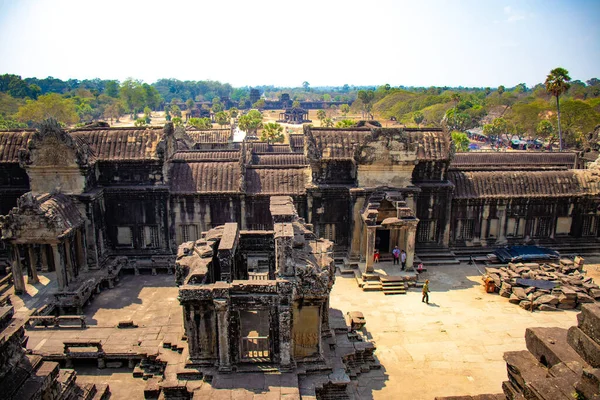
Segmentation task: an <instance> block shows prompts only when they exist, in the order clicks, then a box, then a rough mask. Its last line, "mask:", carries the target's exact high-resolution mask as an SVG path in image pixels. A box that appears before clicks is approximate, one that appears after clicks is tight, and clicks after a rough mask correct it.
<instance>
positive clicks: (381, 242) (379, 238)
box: [375, 229, 390, 253]
mask: <svg viewBox="0 0 600 400" xmlns="http://www.w3.org/2000/svg"><path fill="white" fill-rule="evenodd" d="M375 248H376V249H379V252H380V253H389V252H390V231H389V229H377V230H376V231H375Z"/></svg>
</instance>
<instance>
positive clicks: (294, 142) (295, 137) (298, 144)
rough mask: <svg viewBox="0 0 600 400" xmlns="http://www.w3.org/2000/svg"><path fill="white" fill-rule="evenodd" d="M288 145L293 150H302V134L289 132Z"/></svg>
mask: <svg viewBox="0 0 600 400" xmlns="http://www.w3.org/2000/svg"><path fill="white" fill-rule="evenodd" d="M290 147H291V148H292V151H294V152H299V153H301V152H303V151H304V135H301V134H291V135H290Z"/></svg>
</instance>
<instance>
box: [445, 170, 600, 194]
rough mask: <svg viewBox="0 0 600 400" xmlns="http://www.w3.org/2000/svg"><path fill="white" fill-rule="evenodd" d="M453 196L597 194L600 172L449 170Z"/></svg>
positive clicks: (599, 184)
mask: <svg viewBox="0 0 600 400" xmlns="http://www.w3.org/2000/svg"><path fill="white" fill-rule="evenodd" d="M448 179H449V180H450V181H451V182H453V183H454V185H455V186H456V189H455V193H454V198H455V199H473V198H509V197H512V198H518V197H532V198H533V197H575V196H585V195H593V196H597V195H598V194H600V173H599V172H598V171H593V170H567V171H514V172H513V171H501V172H487V171H468V172H467V171H450V172H448Z"/></svg>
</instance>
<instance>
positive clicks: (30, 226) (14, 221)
mask: <svg viewBox="0 0 600 400" xmlns="http://www.w3.org/2000/svg"><path fill="white" fill-rule="evenodd" d="M84 222H85V220H84V219H83V217H82V216H81V214H80V213H79V210H78V209H77V206H76V205H75V203H74V202H73V201H72V200H71V199H70V198H69V197H68V196H66V195H64V194H61V193H57V194H48V193H45V194H41V195H37V196H35V195H33V194H32V193H31V192H28V193H25V194H24V195H23V196H21V197H20V198H19V199H18V200H17V207H15V208H13V209H12V210H11V211H10V212H9V214H8V215H7V216H5V217H4V218H3V220H2V222H1V224H0V225H1V226H0V227H1V229H2V238H3V239H7V240H11V239H15V240H18V241H21V242H29V243H43V242H47V241H55V240H56V238H57V237H60V236H62V235H66V234H68V233H69V232H70V231H71V230H72V229H75V228H78V227H79V226H81V225H83V224H84Z"/></svg>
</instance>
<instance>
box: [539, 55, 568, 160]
mask: <svg viewBox="0 0 600 400" xmlns="http://www.w3.org/2000/svg"><path fill="white" fill-rule="evenodd" d="M570 80H571V77H570V76H569V71H567V70H566V69H564V68H560V67H559V68H554V69H553V70H552V71H550V74H548V77H546V82H545V84H546V91H547V92H548V93H550V94H551V95H552V96H554V97H556V112H557V116H558V148H559V150H560V151H562V149H563V141H562V131H561V129H560V103H559V101H558V98H559V97H560V95H561V94H563V93H565V92H566V91H567V90H569V87H571V85H569V84H568V83H567V82H568V81H570Z"/></svg>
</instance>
